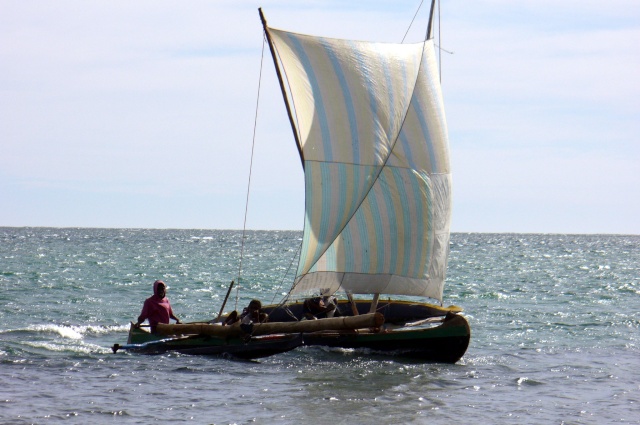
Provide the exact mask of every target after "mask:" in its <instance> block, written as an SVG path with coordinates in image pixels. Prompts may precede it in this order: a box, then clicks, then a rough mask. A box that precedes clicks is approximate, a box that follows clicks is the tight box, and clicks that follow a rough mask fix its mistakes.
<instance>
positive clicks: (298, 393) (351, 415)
mask: <svg viewBox="0 0 640 425" xmlns="http://www.w3.org/2000/svg"><path fill="white" fill-rule="evenodd" d="M244 239H245V243H244V244H243V243H242V240H243V237H242V232H239V231H225V230H131V229H54V228H0V423H7V424H31V423H36V424H47V423H78V424H88V423H92V424H102V423H128V424H149V423H182V422H187V423H197V424H249V423H261V424H301V423H307V422H311V423H321V424H323V423H331V424H409V423H411V424H414V423H415V424H449V423H474V424H512V423H513V424H542V423H544V424H547V423H552V424H562V423H566V424H605V423H635V424H639V423H640V333H639V325H640V316H639V314H640V313H639V311H640V236H612V235H536V234H453V235H452V237H451V253H450V260H449V268H448V275H447V285H446V287H445V293H444V304H445V305H449V304H455V305H459V306H461V307H463V308H464V309H465V315H466V317H467V318H468V320H469V322H470V324H471V329H472V337H471V343H470V345H469V349H468V351H467V353H466V354H465V355H464V357H463V358H462V360H460V361H459V362H458V363H456V364H429V363H422V362H419V361H415V360H408V359H403V358H394V357H385V356H381V355H376V354H372V353H367V352H363V351H358V350H355V351H354V350H328V349H322V348H318V347H305V348H299V349H296V350H294V351H291V352H288V353H284V354H280V355H276V356H272V357H268V358H264V359H260V360H258V361H238V360H233V359H229V358H224V357H209V356H187V355H179V354H164V355H157V356H145V355H135V354H129V353H126V352H118V353H117V354H113V353H112V352H111V349H110V347H111V346H112V345H113V344H114V343H125V342H126V338H127V330H128V327H129V322H130V321H132V320H135V319H136V317H137V315H138V314H139V312H140V309H141V307H142V302H143V300H144V299H145V298H146V297H148V296H150V295H151V293H152V282H153V281H154V280H156V279H163V280H164V281H165V282H167V284H168V286H169V290H168V297H169V299H170V300H171V303H172V305H173V308H174V311H175V312H176V314H177V315H178V316H179V317H180V318H181V319H182V320H183V321H195V320H202V319H205V318H213V317H215V315H216V314H217V311H218V310H219V309H220V307H221V305H222V301H223V299H224V296H225V294H226V292H227V288H228V286H229V283H230V282H231V280H236V281H238V277H240V285H239V291H238V292H236V291H235V290H234V291H232V292H231V296H230V299H229V301H228V303H227V307H226V308H225V310H227V311H228V310H231V309H233V308H242V307H243V306H244V305H246V303H247V302H248V301H249V300H250V299H251V298H259V299H261V300H262V301H263V303H270V302H273V301H279V300H280V299H281V297H282V295H283V294H285V293H286V292H287V291H288V289H289V285H290V282H291V279H292V275H293V273H294V268H295V257H296V254H297V251H298V248H299V245H300V239H301V233H300V232H294V231H291V232H287V231H252V232H248V233H247V234H246V236H245V238H244ZM241 253H242V256H241ZM241 258H242V260H240V259H241Z"/></svg>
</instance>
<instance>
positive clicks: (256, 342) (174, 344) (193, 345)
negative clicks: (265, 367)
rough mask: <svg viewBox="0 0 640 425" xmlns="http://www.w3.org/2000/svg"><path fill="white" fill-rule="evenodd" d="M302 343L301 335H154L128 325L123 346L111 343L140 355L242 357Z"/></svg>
mask: <svg viewBox="0 0 640 425" xmlns="http://www.w3.org/2000/svg"><path fill="white" fill-rule="evenodd" d="M300 345H302V336H301V334H272V335H265V336H257V337H229V338H221V337H218V336H211V335H190V336H175V337H170V338H167V337H166V336H161V335H154V334H151V333H149V332H147V331H146V330H143V329H136V328H133V327H132V328H131V329H130V330H129V340H128V343H127V344H126V345H122V346H121V345H118V344H116V345H114V347H113V351H114V353H115V352H116V351H117V350H121V349H122V350H127V351H130V352H133V353H140V354H162V353H166V352H177V353H182V354H195V355H231V356H233V357H237V358H241V359H257V358H261V357H268V356H272V355H275V354H280V353H285V352H287V351H290V350H293V349H294V348H296V347H299V346H300Z"/></svg>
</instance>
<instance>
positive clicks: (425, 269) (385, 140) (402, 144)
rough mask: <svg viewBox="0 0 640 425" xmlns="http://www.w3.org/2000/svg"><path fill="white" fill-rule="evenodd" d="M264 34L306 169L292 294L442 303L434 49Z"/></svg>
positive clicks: (443, 214) (443, 155) (445, 162)
mask: <svg viewBox="0 0 640 425" xmlns="http://www.w3.org/2000/svg"><path fill="white" fill-rule="evenodd" d="M269 34H270V36H271V40H272V43H273V46H274V48H275V52H276V55H277V58H278V61H279V66H280V67H281V70H282V71H283V73H284V75H286V79H287V83H288V88H289V91H290V100H291V103H292V107H293V110H294V112H295V127H296V131H297V132H298V138H299V140H300V142H299V143H300V150H301V156H302V159H303V164H304V170H305V176H304V177H305V193H306V199H305V225H304V236H303V242H302V250H301V255H300V261H299V265H298V270H297V277H296V280H295V286H294V289H293V292H294V293H295V292H304V293H306V292H317V291H320V290H322V291H329V292H334V291H336V290H337V289H344V290H345V291H349V292H351V293H361V294H363V293H366V294H372V293H380V294H396V295H418V296H427V297H431V298H435V299H438V300H441V299H442V292H443V286H444V279H445V273H446V268H447V257H448V247H449V227H450V219H451V174H450V165H449V152H448V138H447V128H446V122H445V114H444V108H443V103H442V95H441V91H440V84H439V77H438V70H437V62H436V58H435V54H434V45H433V41H431V40H428V41H425V42H424V43H417V44H390V43H372V42H362V41H350V40H339V39H329V38H322V37H313V36H309V35H302V34H296V33H290V32H285V31H281V30H276V29H272V28H270V29H269Z"/></svg>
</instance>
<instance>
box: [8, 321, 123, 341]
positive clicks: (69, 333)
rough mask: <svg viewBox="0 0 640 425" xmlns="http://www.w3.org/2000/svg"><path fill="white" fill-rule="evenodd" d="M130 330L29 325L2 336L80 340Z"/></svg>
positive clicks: (92, 326)
mask: <svg viewBox="0 0 640 425" xmlns="http://www.w3.org/2000/svg"><path fill="white" fill-rule="evenodd" d="M128 330H129V324H126V325H78V326H72V325H53V324H45V325H29V326H27V327H26V328H18V329H7V330H2V331H0V334H11V333H28V334H57V335H59V336H61V337H62V338H65V339H73V340H79V339H83V338H84V337H85V336H88V335H89V336H99V335H106V334H110V333H117V332H125V331H128Z"/></svg>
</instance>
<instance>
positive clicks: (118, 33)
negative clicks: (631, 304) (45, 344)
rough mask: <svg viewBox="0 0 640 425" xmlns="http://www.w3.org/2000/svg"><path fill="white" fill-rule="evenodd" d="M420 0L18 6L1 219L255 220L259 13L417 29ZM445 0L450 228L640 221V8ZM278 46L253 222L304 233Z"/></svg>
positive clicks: (7, 3) (281, 24)
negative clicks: (277, 68) (451, 193)
mask: <svg viewBox="0 0 640 425" xmlns="http://www.w3.org/2000/svg"><path fill="white" fill-rule="evenodd" d="M419 3H420V1H419V0H411V1H408V0H407V1H404V0H402V1H399V0H387V1H381V0H367V1H364V0H362V1H353V0H351V1H348V2H347V1H337V0H335V1H330V0H327V1H323V0H316V1H301V0H291V1H288V0H282V1H275V0H264V1H262V2H257V1H239V0H230V1H213V0H210V1H162V0H160V1H158V0H153V1H114V0H109V1H104V0H94V1H90V2H87V1H81V0H76V1H64V0H56V1H15V0H0V143H1V145H0V146H1V147H2V151H1V155H0V226H56V227H62V226H64V227H67V226H68V227H154V228H218V229H240V228H242V227H243V223H244V212H245V200H246V197H247V183H248V180H249V164H250V161H251V150H252V138H253V127H254V119H255V106H256V97H257V93H258V83H259V78H258V77H259V73H260V61H261V49H262V28H261V24H260V20H259V17H258V12H257V8H258V7H259V6H262V7H263V10H264V11H265V14H266V16H267V19H268V20H269V23H270V24H271V25H272V26H274V27H277V28H283V29H289V30H292V31H296V32H304V33H311V34H317V35H326V36H330V37H338V38H356V39H363V40H373V41H390V42H399V41H401V40H402V37H403V36H404V34H405V31H406V30H407V28H408V26H409V23H410V22H411V19H412V18H413V15H414V13H415V11H416V9H417V7H418V5H419ZM428 3H430V2H429V1H428V0H425V4H424V5H423V7H422V13H421V14H420V15H419V16H418V18H417V19H416V22H415V23H414V27H413V29H415V31H413V29H412V32H410V34H409V36H408V37H407V41H417V40H418V39H420V38H421V37H422V35H423V34H424V31H425V28H426V11H427V9H428ZM441 3H442V14H441V16H442V29H441V35H442V42H441V44H442V48H443V49H446V50H447V51H448V52H452V53H443V57H442V73H443V75H442V83H443V92H444V100H445V108H446V111H447V120H448V125H449V137H450V147H451V156H452V167H453V176H454V216H453V224H452V230H453V231H454V232H467V231H471V232H535V233H538V232H543V233H632V234H640V141H639V137H640V136H639V135H640V2H639V1H637V0H611V1H607V2H605V1H601V0H598V1H589V0H580V1H578V0H560V1H559V0H553V1H552V0H535V1H533V0H518V1H513V0H465V1H461V0H441ZM436 30H437V29H436ZM265 53H266V56H265V58H264V67H263V80H262V86H261V91H260V110H259V114H258V118H257V122H258V126H257V132H256V138H255V151H254V159H253V172H252V175H251V183H252V184H251V192H250V195H249V209H248V211H249V213H248V217H247V227H248V228H252V229H302V225H303V214H304V205H303V204H304V190H303V176H302V169H301V166H300V161H299V159H298V154H297V151H296V148H295V145H294V141H293V137H292V135H291V129H290V127H289V123H288V121H287V117H286V112H285V109H284V106H283V102H282V98H281V96H280V94H279V88H278V86H277V81H276V77H275V73H274V71H273V64H272V62H271V58H270V56H268V52H265Z"/></svg>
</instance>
